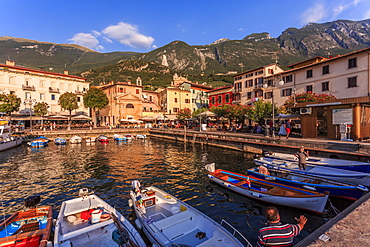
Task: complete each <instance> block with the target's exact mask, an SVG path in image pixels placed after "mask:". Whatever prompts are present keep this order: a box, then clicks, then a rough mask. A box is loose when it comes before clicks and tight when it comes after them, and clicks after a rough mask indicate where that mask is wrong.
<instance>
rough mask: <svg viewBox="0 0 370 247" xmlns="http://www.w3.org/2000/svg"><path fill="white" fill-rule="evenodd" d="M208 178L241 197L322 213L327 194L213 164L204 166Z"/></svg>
mask: <svg viewBox="0 0 370 247" xmlns="http://www.w3.org/2000/svg"><path fill="white" fill-rule="evenodd" d="M206 170H207V171H208V177H209V179H211V180H212V181H214V182H216V183H217V184H219V185H221V186H223V187H226V188H227V189H229V190H232V191H234V192H237V193H239V194H241V195H244V196H247V197H250V198H253V199H257V200H260V201H264V202H268V203H273V204H278V205H283V206H288V207H295V208H300V209H304V210H308V211H312V212H315V213H322V212H323V211H324V209H325V205H326V202H327V200H328V196H329V195H328V194H324V193H319V192H315V191H311V190H307V189H300V188H296V187H292V186H289V185H284V184H281V183H278V182H276V181H267V180H265V179H260V178H257V177H254V176H251V175H248V176H247V175H243V174H239V173H235V172H231V171H226V170H222V169H215V165H214V163H212V164H208V165H206Z"/></svg>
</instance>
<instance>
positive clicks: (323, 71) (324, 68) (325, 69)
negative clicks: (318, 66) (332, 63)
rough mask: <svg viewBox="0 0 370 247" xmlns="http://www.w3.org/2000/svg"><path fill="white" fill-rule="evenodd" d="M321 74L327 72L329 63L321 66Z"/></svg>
mask: <svg viewBox="0 0 370 247" xmlns="http://www.w3.org/2000/svg"><path fill="white" fill-rule="evenodd" d="M322 74H323V75H326V74H329V65H325V66H322Z"/></svg>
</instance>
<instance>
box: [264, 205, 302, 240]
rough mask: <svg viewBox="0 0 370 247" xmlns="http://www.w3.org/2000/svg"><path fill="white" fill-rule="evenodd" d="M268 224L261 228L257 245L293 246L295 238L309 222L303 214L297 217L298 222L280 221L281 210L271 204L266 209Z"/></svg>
mask: <svg viewBox="0 0 370 247" xmlns="http://www.w3.org/2000/svg"><path fill="white" fill-rule="evenodd" d="M265 217H266V219H267V221H268V226H266V227H263V228H261V229H260V230H259V236H258V240H257V247H265V246H266V247H267V246H274V247H278V246H286V247H288V246H293V239H294V237H295V236H297V235H298V234H299V233H300V232H301V230H302V229H303V227H304V225H305V224H306V222H307V218H306V217H305V216H304V215H301V216H300V217H299V219H297V218H295V219H296V221H297V222H298V224H283V223H281V222H280V214H279V210H278V209H277V208H276V207H273V206H270V207H267V208H266V210H265Z"/></svg>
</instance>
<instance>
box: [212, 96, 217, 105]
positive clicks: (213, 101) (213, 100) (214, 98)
mask: <svg viewBox="0 0 370 247" xmlns="http://www.w3.org/2000/svg"><path fill="white" fill-rule="evenodd" d="M215 101H216V97H215V96H212V101H211V102H212V105H214V104H215Z"/></svg>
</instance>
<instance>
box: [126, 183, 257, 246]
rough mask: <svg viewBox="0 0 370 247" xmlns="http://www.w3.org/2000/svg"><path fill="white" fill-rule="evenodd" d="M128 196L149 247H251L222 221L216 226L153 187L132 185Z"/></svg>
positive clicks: (196, 211)
mask: <svg viewBox="0 0 370 247" xmlns="http://www.w3.org/2000/svg"><path fill="white" fill-rule="evenodd" d="M130 195H131V200H130V204H132V205H133V207H134V209H135V213H136V216H137V220H136V221H135V223H136V225H137V227H138V228H140V229H143V231H144V233H145V234H146V236H147V237H148V239H149V240H150V241H151V242H152V244H153V246H228V247H232V246H252V245H251V244H250V243H249V242H248V240H247V239H246V238H245V237H244V236H243V235H241V234H240V233H239V232H238V231H237V230H236V229H235V228H233V227H232V226H231V225H230V224H229V223H227V222H226V221H224V220H222V222H221V224H218V223H217V222H215V221H214V220H213V219H211V218H210V217H208V216H206V215H205V214H203V213H201V212H200V211H198V210H196V209H195V208H193V207H191V206H190V205H188V204H186V203H184V202H183V201H181V200H179V199H177V198H175V197H173V196H171V195H169V194H168V193H166V192H164V191H162V190H160V189H158V188H156V187H154V186H150V187H146V188H140V183H139V182H138V181H133V190H132V191H131V192H130ZM224 226H225V227H226V228H227V229H232V231H233V232H232V233H230V232H229V231H227V230H226V228H225V227H224ZM236 235H237V236H236ZM242 242H243V243H242Z"/></svg>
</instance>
